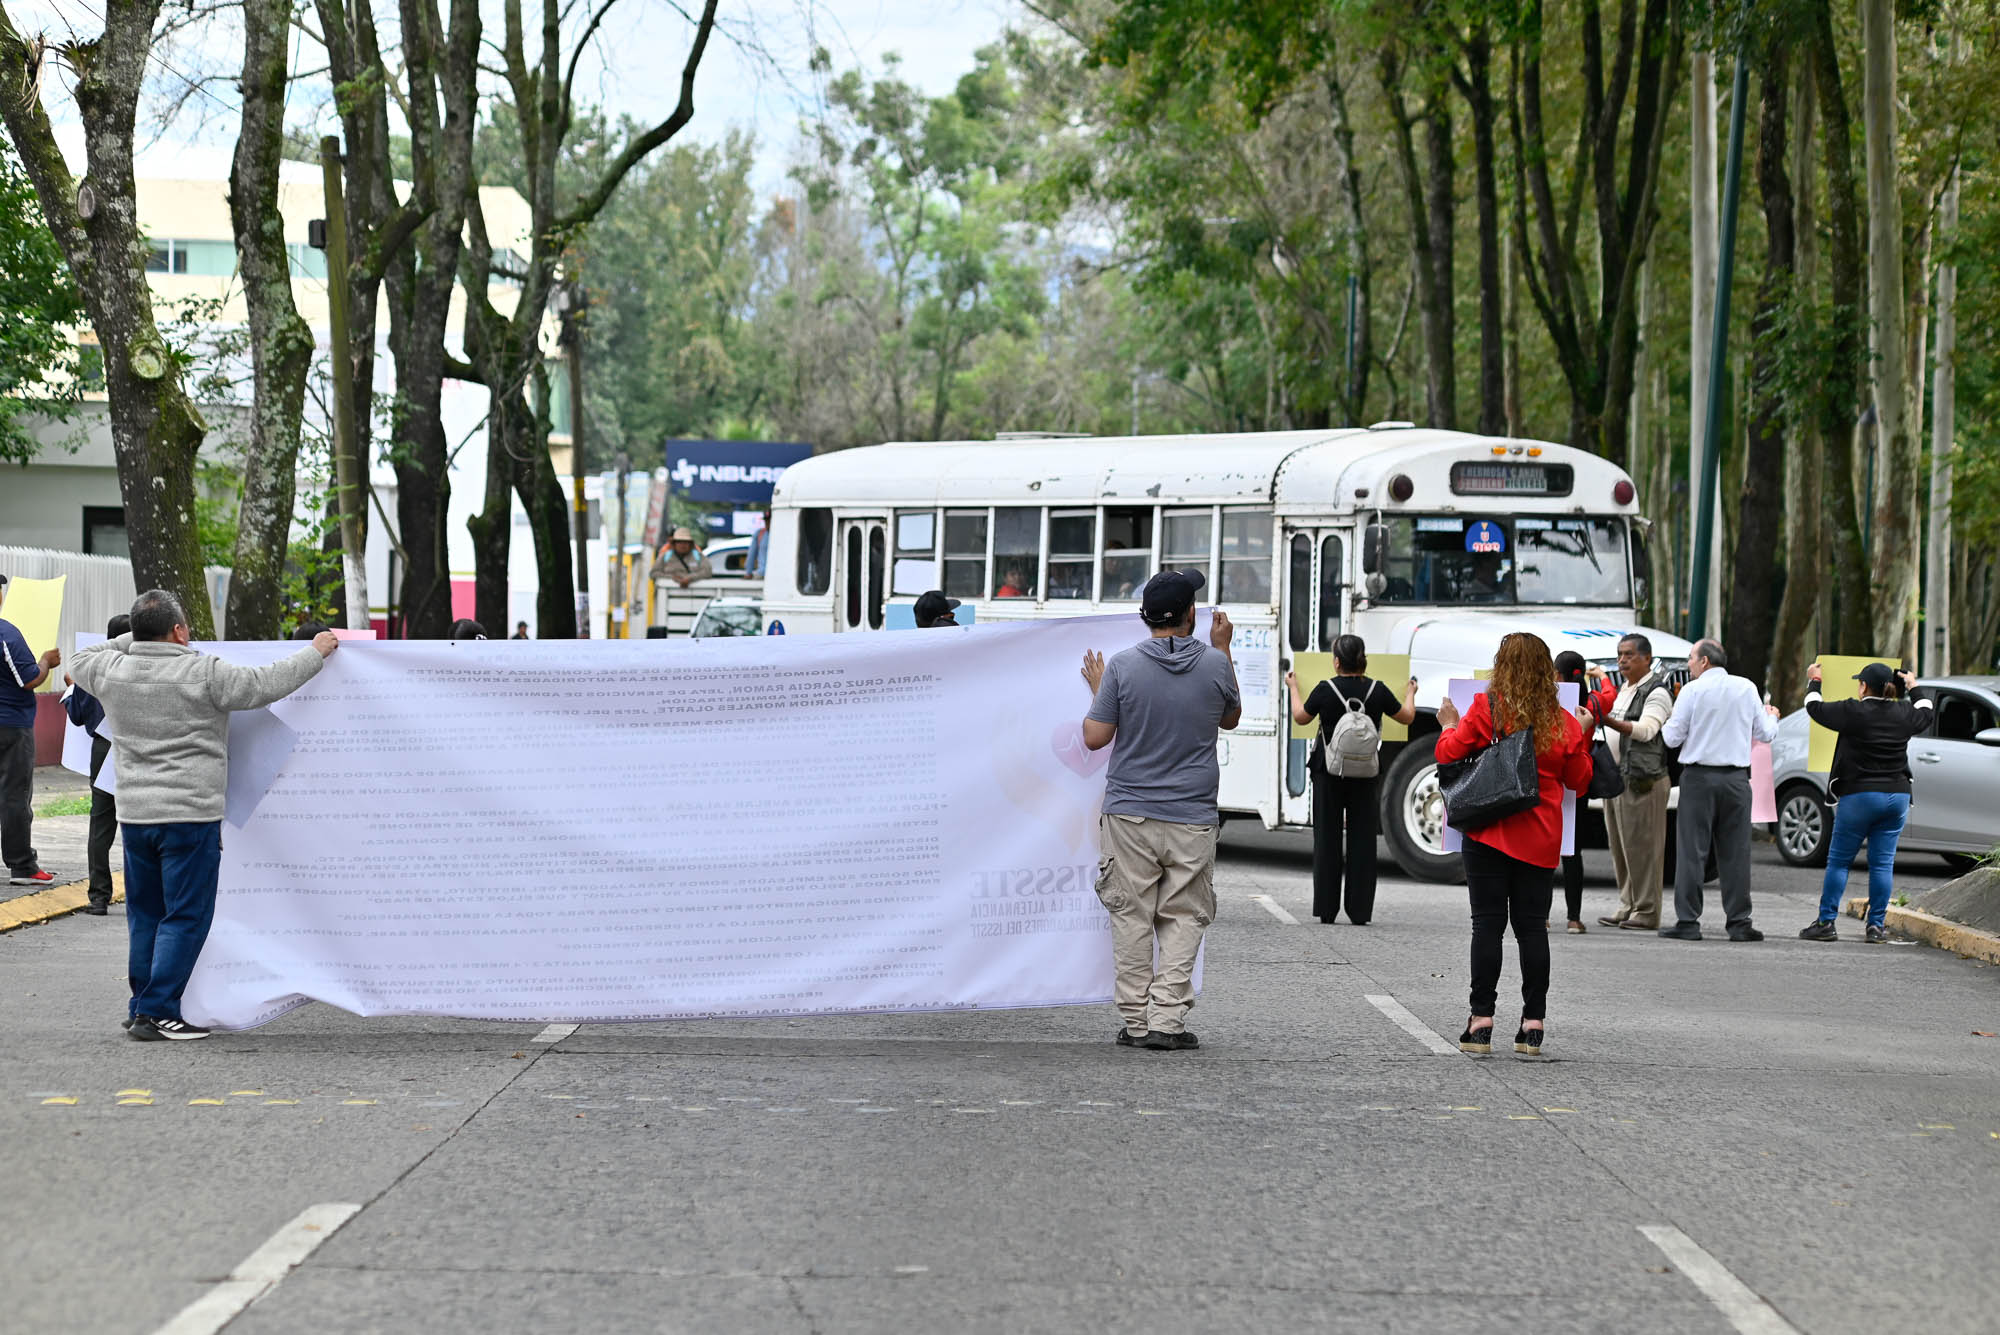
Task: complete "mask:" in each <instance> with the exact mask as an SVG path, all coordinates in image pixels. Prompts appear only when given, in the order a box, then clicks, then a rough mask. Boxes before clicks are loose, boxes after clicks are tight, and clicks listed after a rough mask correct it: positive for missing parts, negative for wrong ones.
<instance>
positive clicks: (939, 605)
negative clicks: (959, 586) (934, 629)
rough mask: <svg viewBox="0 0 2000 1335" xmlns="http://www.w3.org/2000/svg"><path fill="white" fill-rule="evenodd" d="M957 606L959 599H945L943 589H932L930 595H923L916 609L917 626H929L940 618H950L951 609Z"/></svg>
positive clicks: (920, 596)
mask: <svg viewBox="0 0 2000 1335" xmlns="http://www.w3.org/2000/svg"><path fill="white" fill-rule="evenodd" d="M957 606H958V599H956V598H947V597H945V596H944V591H943V590H941V589H932V590H931V591H930V592H929V593H925V594H921V595H919V596H918V598H917V605H916V608H915V609H914V610H915V612H916V617H917V625H919V626H928V625H930V624H931V623H932V622H934V621H936V620H937V619H938V618H939V617H942V616H950V615H951V609H952V608H954V607H957Z"/></svg>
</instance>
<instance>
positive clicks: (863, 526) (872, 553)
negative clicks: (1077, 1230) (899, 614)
mask: <svg viewBox="0 0 2000 1335" xmlns="http://www.w3.org/2000/svg"><path fill="white" fill-rule="evenodd" d="M835 552H836V556H835V558H834V559H835V561H836V563H837V565H838V569H837V570H836V572H835V574H836V577H837V579H838V580H839V586H840V606H839V608H838V610H837V611H836V613H835V615H834V618H833V628H834V629H835V630H880V629H882V607H883V602H884V600H885V598H886V597H887V594H888V587H889V584H888V574H889V525H888V521H887V520H886V519H884V518H882V517H880V516H874V515H871V516H868V517H866V518H854V519H847V518H843V519H842V520H841V521H840V543H839V546H838V547H836V548H835Z"/></svg>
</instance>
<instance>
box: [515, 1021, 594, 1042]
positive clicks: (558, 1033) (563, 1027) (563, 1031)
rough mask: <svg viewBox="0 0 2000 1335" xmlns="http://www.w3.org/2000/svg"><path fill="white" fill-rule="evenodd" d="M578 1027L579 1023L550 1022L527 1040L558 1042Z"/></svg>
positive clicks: (579, 1026)
mask: <svg viewBox="0 0 2000 1335" xmlns="http://www.w3.org/2000/svg"><path fill="white" fill-rule="evenodd" d="M580 1028H582V1026H581V1025H574V1024H552V1025H550V1026H548V1027H547V1028H546V1029H544V1030H542V1032H541V1033H539V1034H536V1035H535V1036H534V1037H533V1038H531V1039H529V1040H528V1041H529V1042H530V1043H560V1042H562V1041H563V1040H564V1039H566V1038H568V1037H569V1036H570V1035H571V1034H573V1033H575V1032H576V1031H577V1030H578V1029H580Z"/></svg>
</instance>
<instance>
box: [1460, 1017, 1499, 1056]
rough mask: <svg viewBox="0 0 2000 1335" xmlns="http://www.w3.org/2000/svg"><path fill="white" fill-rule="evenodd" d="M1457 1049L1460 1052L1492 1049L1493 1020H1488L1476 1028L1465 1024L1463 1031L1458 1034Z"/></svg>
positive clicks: (1488, 1050) (1489, 1050)
mask: <svg viewBox="0 0 2000 1335" xmlns="http://www.w3.org/2000/svg"><path fill="white" fill-rule="evenodd" d="M1458 1050H1459V1051H1460V1052H1491V1051H1493V1022H1492V1021H1491V1020H1488V1021H1487V1022H1486V1023H1485V1024H1483V1025H1481V1026H1479V1028H1477V1029H1474V1028H1473V1027H1472V1026H1471V1025H1470V1024H1467V1025H1466V1026H1465V1032H1464V1033H1462V1034H1460V1035H1459V1036H1458Z"/></svg>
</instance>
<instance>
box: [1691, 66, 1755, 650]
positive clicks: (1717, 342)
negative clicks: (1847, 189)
mask: <svg viewBox="0 0 2000 1335" xmlns="http://www.w3.org/2000/svg"><path fill="white" fill-rule="evenodd" d="M1749 100H1750V62H1749V61H1748V60H1747V59H1745V53H1744V52H1743V51H1742V50H1740V49H1739V50H1738V51H1737V53H1736V83H1735V85H1734V87H1733V88H1732V90H1731V92H1730V96H1729V163H1728V166H1727V167H1725V168H1724V169H1723V180H1722V239H1721V245H1720V247H1719V249H1720V255H1719V257H1718V259H1717V263H1716V268H1715V315H1714V319H1715V327H1714V331H1713V334H1712V336H1711V338H1710V339H1709V345H1708V348H1709V352H1708V407H1707V410H1706V412H1705V413H1704V414H1703V417H1704V426H1703V429H1702V435H1701V439H1702V451H1701V476H1700V479H1699V480H1698V481H1697V483H1696V490H1695V494H1694V497H1693V501H1694V512H1695V519H1694V568H1693V569H1692V570H1691V571H1690V572H1689V578H1688V620H1687V632H1686V633H1687V638H1688V639H1690V640H1698V639H1700V638H1702V637H1703V636H1704V635H1706V634H1708V625H1709V612H1710V609H1709V581H1710V577H1711V576H1712V575H1713V574H1715V573H1716V572H1715V570H1714V567H1713V565H1712V559H1713V556H1714V552H1713V550H1712V546H1713V542H1714V534H1715V493H1716V490H1717V486H1718V476H1719V474H1720V471H1721V467H1722V392H1723V381H1724V379H1725V372H1726V370H1727V367H1728V358H1729V280H1730V278H1731V277H1732V276H1733V274H1734V271H1735V268H1736V201H1737V197H1738V196H1739V195H1740V194H1741V193H1742V186H1743V104H1744V103H1745V102H1747V101H1749ZM1717 610H1718V612H1719V610H1720V609H1717Z"/></svg>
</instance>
